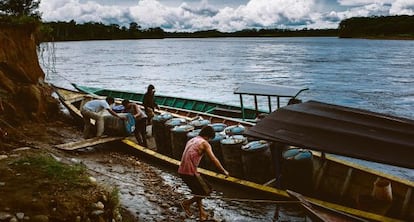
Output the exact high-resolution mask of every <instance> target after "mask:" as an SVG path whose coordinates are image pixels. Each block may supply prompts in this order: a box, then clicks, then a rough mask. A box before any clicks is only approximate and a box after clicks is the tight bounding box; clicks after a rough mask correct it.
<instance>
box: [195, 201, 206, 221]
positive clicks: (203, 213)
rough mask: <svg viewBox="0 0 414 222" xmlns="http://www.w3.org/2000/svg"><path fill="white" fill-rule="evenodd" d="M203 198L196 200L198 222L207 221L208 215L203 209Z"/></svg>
mask: <svg viewBox="0 0 414 222" xmlns="http://www.w3.org/2000/svg"><path fill="white" fill-rule="evenodd" d="M202 200H203V198H201V197H199V198H197V205H198V211H199V212H200V221H205V220H207V219H208V214H207V212H206V211H205V210H204V208H203V202H202Z"/></svg>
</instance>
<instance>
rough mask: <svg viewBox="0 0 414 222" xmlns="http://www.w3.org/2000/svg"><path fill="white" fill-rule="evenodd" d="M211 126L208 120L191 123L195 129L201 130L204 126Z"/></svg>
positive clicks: (197, 120)
mask: <svg viewBox="0 0 414 222" xmlns="http://www.w3.org/2000/svg"><path fill="white" fill-rule="evenodd" d="M209 124H210V120H207V119H201V118H200V119H196V120H193V121H191V122H190V125H192V126H194V128H195V129H201V128H203V126H207V125H209Z"/></svg>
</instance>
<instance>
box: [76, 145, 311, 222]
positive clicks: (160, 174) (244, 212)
mask: <svg viewBox="0 0 414 222" xmlns="http://www.w3.org/2000/svg"><path fill="white" fill-rule="evenodd" d="M71 155H72V156H71V157H70V158H71V159H72V160H73V161H79V162H82V163H83V164H84V165H86V166H87V168H88V169H89V170H90V172H91V174H92V175H93V176H94V177H95V178H97V180H98V181H99V182H100V183H102V184H107V185H109V186H114V187H117V188H118V189H119V193H120V200H121V204H122V205H123V206H124V208H126V209H128V210H129V211H130V212H132V213H133V214H134V216H135V217H136V218H137V219H138V220H139V221H197V218H196V215H197V210H196V208H195V206H193V208H192V211H193V212H194V214H195V215H193V217H191V218H187V217H186V215H185V213H184V211H183V210H182V209H181V207H180V204H179V203H180V201H182V200H183V199H184V198H188V197H191V194H190V191H189V189H188V188H187V187H186V185H185V184H184V183H183V181H182V180H181V179H180V178H179V177H178V175H177V173H176V172H175V169H171V168H168V167H166V166H163V165H160V164H159V163H153V162H150V161H146V160H144V159H142V158H140V157H137V156H134V155H131V153H130V152H128V150H125V147H122V148H119V147H116V146H115V145H109V146H97V147H93V148H92V147H89V148H86V149H83V150H79V151H77V152H74V153H72V154H71ZM212 185H213V188H214V191H213V193H212V195H211V197H208V198H206V199H205V200H204V202H203V203H204V206H205V208H206V209H207V211H208V212H209V214H210V218H211V219H212V220H213V221H305V220H307V221H309V218H306V216H305V215H303V214H302V213H301V211H300V210H299V209H298V206H297V205H295V204H279V203H276V202H277V201H272V200H266V199H264V197H263V195H259V194H258V195H255V194H254V193H244V192H243V191H240V190H238V189H233V188H231V187H228V186H226V185H223V184H214V183H212ZM262 197H263V199H261V198H262Z"/></svg>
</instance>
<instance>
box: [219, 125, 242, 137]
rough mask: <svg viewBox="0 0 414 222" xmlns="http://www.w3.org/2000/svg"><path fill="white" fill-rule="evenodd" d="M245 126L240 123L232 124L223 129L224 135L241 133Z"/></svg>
mask: <svg viewBox="0 0 414 222" xmlns="http://www.w3.org/2000/svg"><path fill="white" fill-rule="evenodd" d="M245 130H246V128H245V127H244V126H242V125H233V126H228V127H226V128H225V129H224V132H225V133H226V135H229V136H233V135H243V133H244V131H245Z"/></svg>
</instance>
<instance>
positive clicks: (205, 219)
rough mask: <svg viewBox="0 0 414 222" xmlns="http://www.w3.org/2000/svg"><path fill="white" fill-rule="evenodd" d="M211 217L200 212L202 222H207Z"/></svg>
mask: <svg viewBox="0 0 414 222" xmlns="http://www.w3.org/2000/svg"><path fill="white" fill-rule="evenodd" d="M208 217H209V215H208V213H206V212H200V221H207V220H209V218H208Z"/></svg>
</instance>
